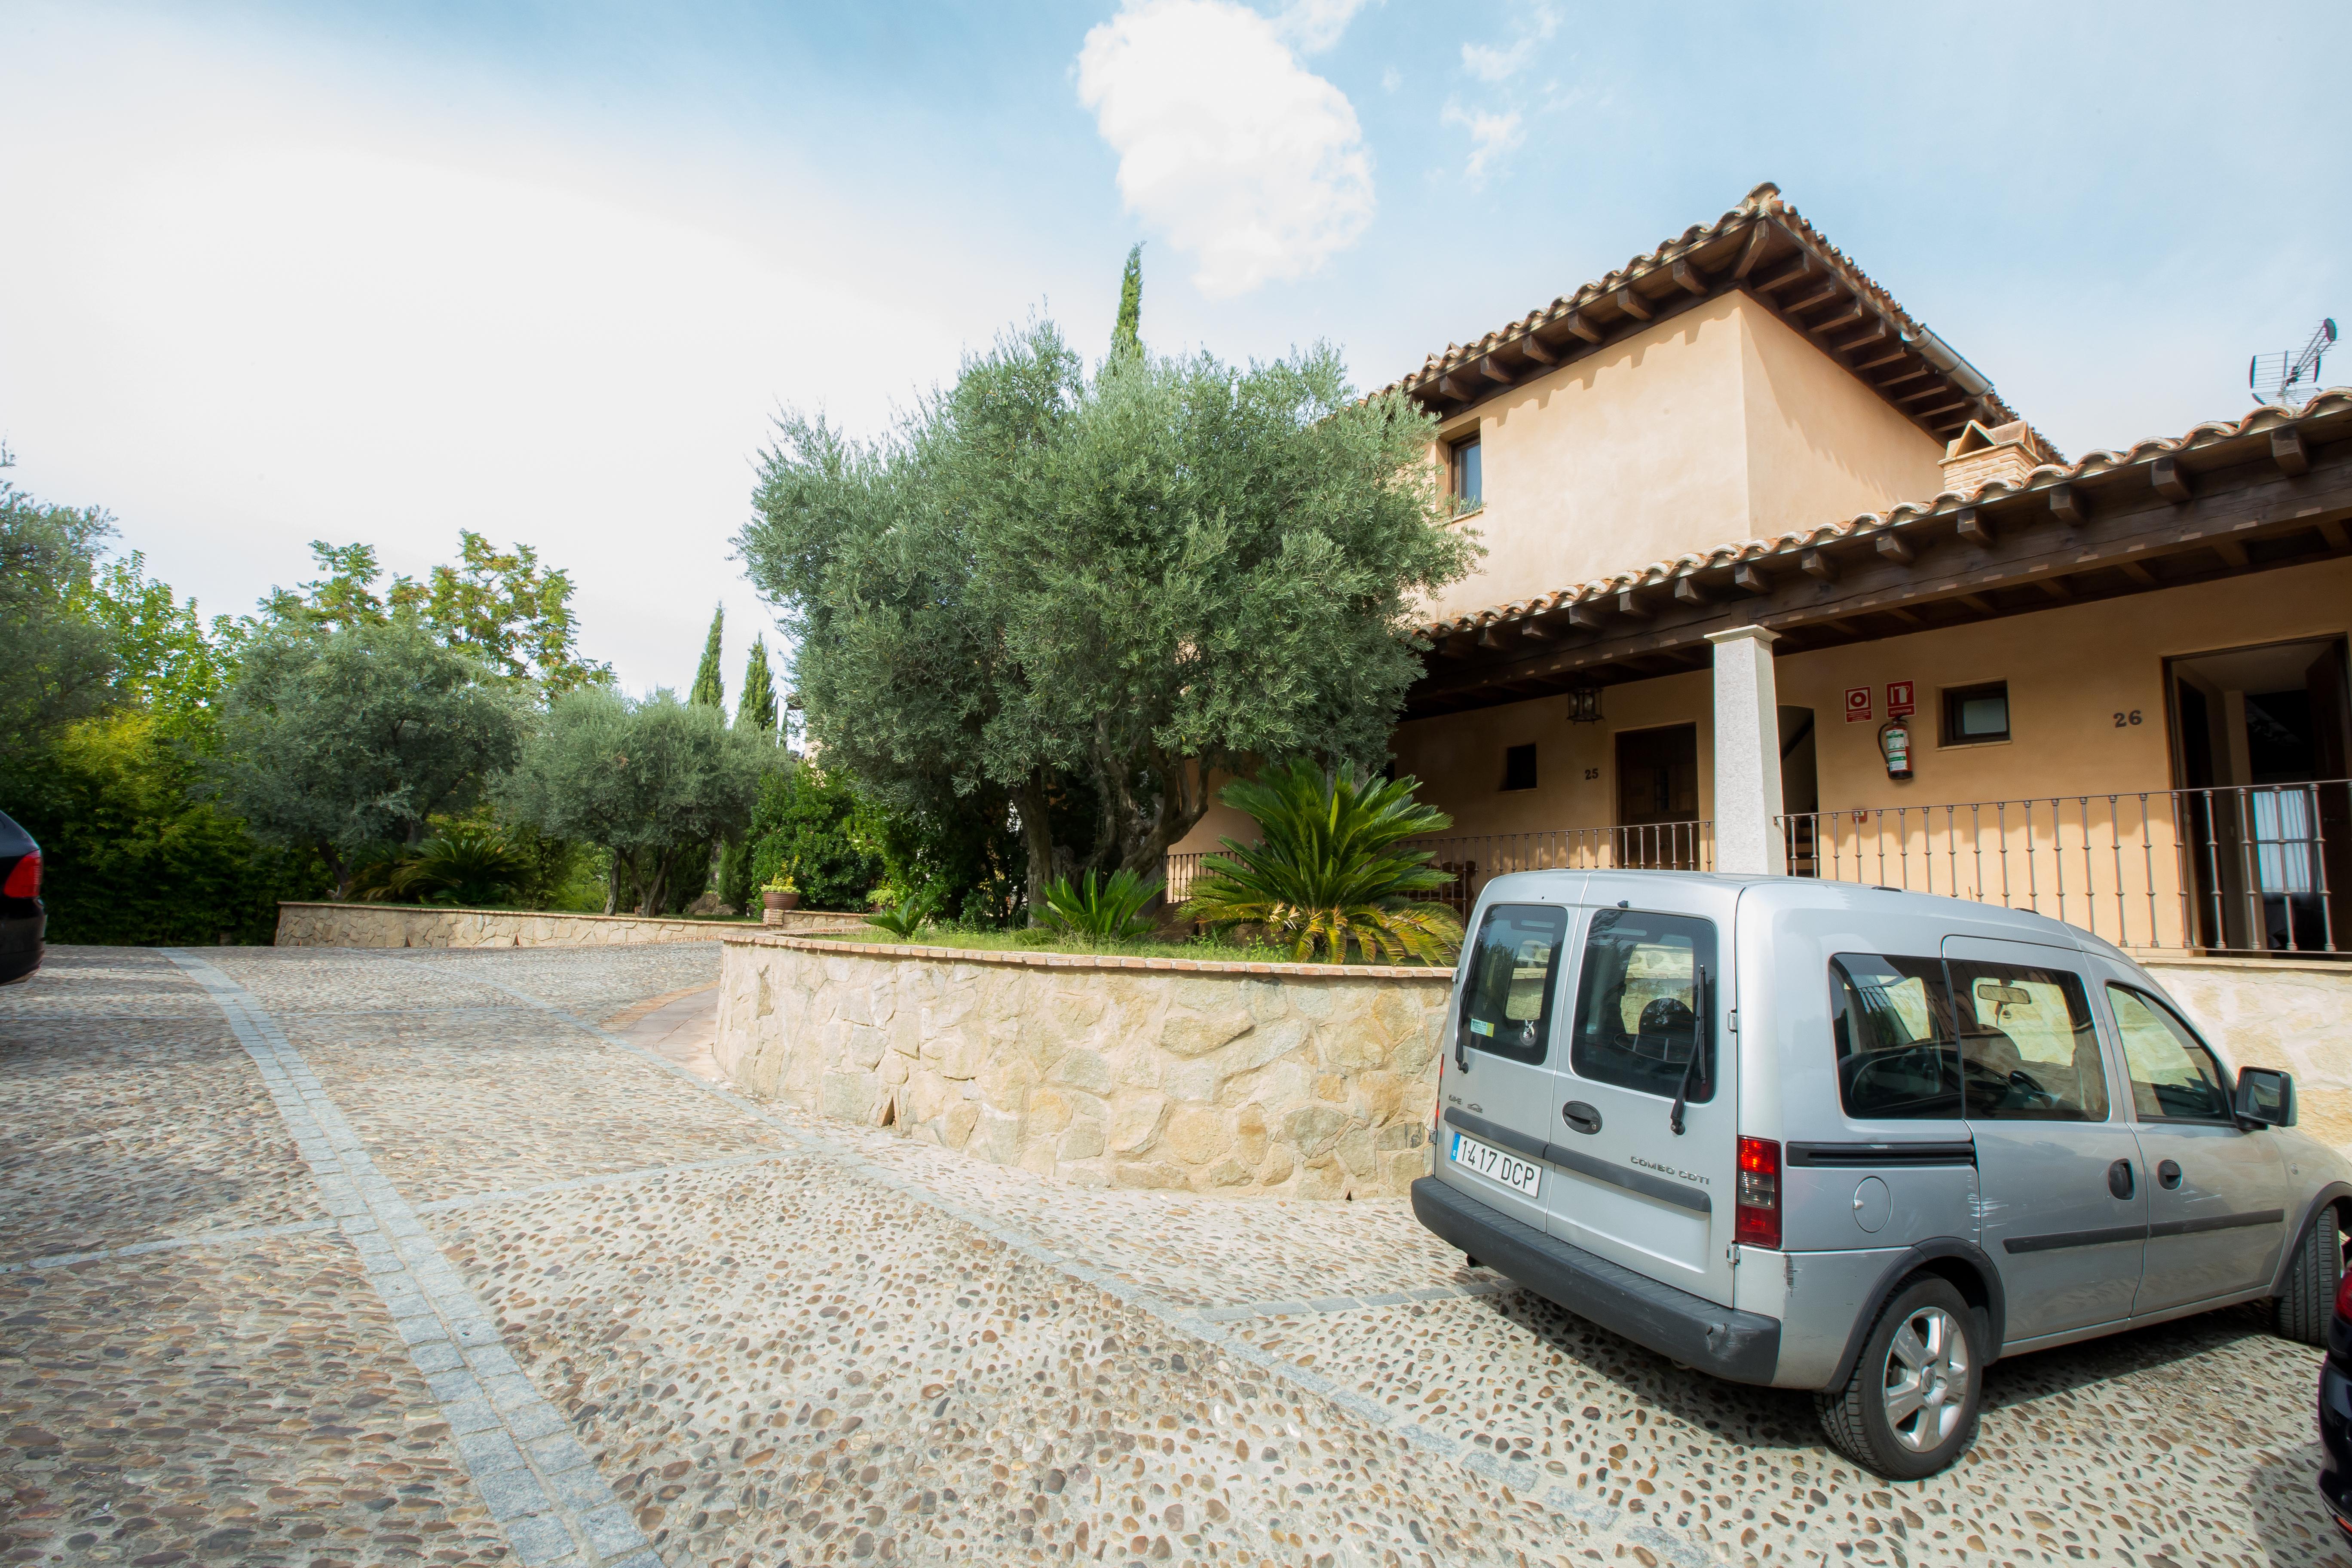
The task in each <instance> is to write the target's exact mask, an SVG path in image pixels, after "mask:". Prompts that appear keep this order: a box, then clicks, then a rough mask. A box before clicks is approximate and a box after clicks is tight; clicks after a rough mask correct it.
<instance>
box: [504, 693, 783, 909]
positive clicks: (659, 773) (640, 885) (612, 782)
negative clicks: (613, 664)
mask: <svg viewBox="0 0 2352 1568" xmlns="http://www.w3.org/2000/svg"><path fill="white" fill-rule="evenodd" d="M776 765H777V758H776V753H775V752H774V749H773V748H771V747H763V746H761V744H760V743H759V742H757V741H755V740H753V739H752V738H751V736H749V735H746V734H741V733H739V732H737V731H730V729H728V727H727V725H726V722H725V721H724V719H723V718H722V717H721V716H720V714H719V711H718V710H716V709H713V708H709V707H707V706H704V705H702V704H699V703H688V702H680V701H679V700H677V698H676V697H675V696H674V695H672V694H671V693H669V692H667V691H657V692H656V693H655V694H654V695H653V696H652V697H650V698H646V699H645V700H633V699H630V698H627V697H625V696H623V695H621V694H620V693H618V692H614V691H611V690H607V689H602V688H598V687H587V688H583V689H580V690H578V691H573V692H571V693H568V694H567V695H565V696H562V697H560V698H558V699H557V700H555V702H554V703H553V704H552V705H551V707H550V708H549V710H548V714H547V719H546V722H545V723H544V724H543V725H542V726H541V729H540V731H539V732H538V733H537V734H536V735H534V736H533V737H532V738H531V741H530V744H529V745H528V746H526V747H525V748H524V749H523V752H522V756H521V759H520V762H519V763H517V764H516V766H515V769H514V771H513V773H510V774H509V776H508V777H507V778H506V779H505V780H504V781H503V782H502V783H501V784H500V786H499V802H500V804H501V805H502V806H503V807H504V808H505V809H506V811H507V813H508V814H509V816H511V817H513V818H514V819H515V820H516V821H519V822H522V823H526V824H529V825H530V826H532V827H535V828H536V829H538V830H539V831H540V832H541V833H545V834H548V835H550V836H551V837H558V838H565V839H574V840H578V841H580V842H583V843H587V844H593V845H597V846H600V847H603V848H604V849H607V850H609V851H611V853H612V857H613V872H612V882H611V886H610V889H609V891H608V893H607V896H606V900H605V912H607V913H612V912H614V910H617V909H618V908H619V907H620V903H621V900H622V896H623V893H624V891H625V890H628V891H632V892H634V895H635V900H636V910H637V912H638V913H640V914H654V913H657V912H659V911H660V910H664V909H666V908H667V907H669V903H670V901H671V898H672V894H673V892H674V890H675V889H676V886H677V883H678V882H679V881H680V880H681V879H687V878H690V879H692V885H693V886H694V888H695V889H696V890H697V891H699V889H700V888H701V885H702V880H703V879H704V877H705V876H707V874H708V856H709V846H710V845H711V844H712V843H714V842H716V841H718V840H719V839H721V838H724V837H728V836H729V835H730V834H735V833H740V832H741V831H742V830H743V828H744V827H745V826H746V825H747V824H748V823H749V822H750V820H751V808H752V805H753V804H754V803H755V802H756V801H757V800H758V798H759V795H760V788H761V780H762V779H763V778H764V777H765V776H766V775H767V774H768V773H769V772H770V771H771V770H772V769H773V768H774V767H775V766H776ZM697 857H701V859H699V860H698V858H697Z"/></svg>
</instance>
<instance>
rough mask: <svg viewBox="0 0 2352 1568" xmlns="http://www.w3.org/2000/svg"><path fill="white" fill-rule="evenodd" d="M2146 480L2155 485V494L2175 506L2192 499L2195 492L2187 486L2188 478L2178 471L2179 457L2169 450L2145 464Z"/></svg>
mask: <svg viewBox="0 0 2352 1568" xmlns="http://www.w3.org/2000/svg"><path fill="white" fill-rule="evenodd" d="M2147 482H2148V483H2149V484H2151V485H2153V486H2155V487H2156V493H2157V494H2158V495H2160V496H2162V497H2163V498H2164V499H2165V500H2168V501H2170V502H2172V504H2173V505H2175V506H2179V504H2180V503H2181V502H2183V501H2185V500H2194V499H2195V497H2196V494H2197V492H2196V491H2195V490H2192V489H2189V478H2188V476H2187V475H2185V474H2183V473H2182V472H2181V471H2180V463H2179V459H2177V458H2174V457H2173V456H2172V455H2171V454H2170V453H2169V452H2168V453H2166V454H2165V455H2164V456H2163V457H2160V458H2157V459H2156V461H2154V462H2153V463H2150V464H2149V465H2148V466H2147Z"/></svg>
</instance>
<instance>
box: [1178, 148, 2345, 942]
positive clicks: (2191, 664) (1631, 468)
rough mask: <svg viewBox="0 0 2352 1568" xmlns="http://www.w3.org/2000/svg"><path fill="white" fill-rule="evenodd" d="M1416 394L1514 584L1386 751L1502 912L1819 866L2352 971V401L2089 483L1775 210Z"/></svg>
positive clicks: (2165, 445) (1463, 882)
mask: <svg viewBox="0 0 2352 1568" xmlns="http://www.w3.org/2000/svg"><path fill="white" fill-rule="evenodd" d="M1388 390H1391V391H1393V392H1397V393H1402V394H1403V395H1408V396H1410V397H1412V398H1413V399H1415V400H1417V401H1418V402H1420V403H1421V404H1422V405H1423V406H1424V407H1425V408H1427V409H1428V410H1429V411H1430V412H1431V413H1432V414H1433V416H1435V419H1436V432H1435V435H1436V439H1435V442H1434V444H1433V454H1432V455H1433V461H1434V462H1435V463H1436V465H1437V467H1438V470H1439V472H1440V473H1442V474H1443V475H1444V476H1445V479H1444V484H1445V488H1446V489H1447V491H1448V493H1449V494H1450V496H1451V498H1452V500H1451V504H1450V506H1449V508H1448V512H1449V517H1448V521H1446V522H1445V524H1444V526H1448V527H1455V528H1463V529H1467V530H1472V531H1475V532H1476V533H1477V535H1478V537H1479V540H1480V542H1481V543H1482V544H1483V545H1484V547H1485V550H1486V554H1485V556H1484V558H1483V559H1482V561H1481V563H1480V564H1479V566H1478V568H1477V569H1476V571H1475V573H1474V574H1473V575H1472V576H1471V577H1470V578H1469V579H1468V580H1466V581H1465V582H1462V583H1458V584H1453V585H1451V586H1450V587H1448V588H1446V589H1445V590H1444V591H1442V592H1440V593H1438V594H1436V595H1433V596H1432V597H1431V598H1430V599H1429V601H1428V602H1427V603H1426V604H1425V605H1423V619H1422V621H1421V623H1420V625H1419V626H1416V627H1415V628H1414V632H1415V635H1416V636H1417V637H1420V638H1421V639H1423V640H1425V642H1426V643H1427V645H1428V647H1427V652H1426V655H1425V657H1424V664H1425V673H1424V674H1423V678H1422V679H1420V680H1419V681H1418V682H1416V683H1415V685H1414V686H1413V687H1412V690H1411V691H1410V692H1409V693H1408V695H1407V699H1406V706H1405V711H1404V714H1403V716H1402V721H1401V722H1400V723H1399V725H1398V727H1397V729H1396V731H1395V734H1394V737H1393V742H1392V746H1391V750H1392V752H1393V756H1394V761H1395V764H1396V767H1397V769H1398V771H1399V772H1400V773H1409V774H1412V775H1413V776H1415V777H1417V778H1418V779H1419V780H1421V781H1422V795H1423V798H1424V799H1426V800H1429V801H1431V802H1432V803H1433V804H1435V805H1438V806H1440V807H1442V808H1444V810H1445V811H1447V812H1448V813H1449V814H1450V815H1451V816H1453V818H1454V824H1455V826H1454V834H1453V835H1452V836H1451V837H1449V838H1447V839H1446V840H1445V841H1444V843H1442V844H1438V845H1434V846H1433V848H1435V849H1436V850H1437V852H1438V854H1439V857H1440V858H1441V860H1442V861H1443V862H1444V864H1446V865H1448V866H1449V867H1451V868H1454V871H1455V873H1456V875H1457V876H1458V877H1459V879H1460V884H1459V887H1460V892H1459V894H1458V897H1459V898H1460V899H1461V900H1462V902H1463V906H1464V908H1465V910H1467V909H1468V907H1469V900H1471V899H1472V898H1473V897H1475V894H1476V892H1477V891H1478V889H1481V888H1482V887H1484V886H1485V885H1486V882H1487V881H1488V880H1489V879H1491V878H1492V877H1493V876H1494V875H1496V873H1498V872H1500V871H1505V870H1508V869H1511V868H1516V867H1528V866H1537V865H1621V866H1622V865H1641V864H1648V865H1684V866H1688V865H1704V866H1716V867H1720V868H1731V869H1740V870H1769V869H1783V868H1786V869H1791V870H1794V871H1796V872H1797V873H1799V874H1801V875H1810V876H1818V877H1823V878H1832V879H1845V880H1857V879H1858V880H1863V881H1879V882H1887V883H1892V884H1895V885H1900V886H1906V887H1914V888H1925V889H1927V890H1931V891H1940V892H1956V893H1958V894H1959V895H1960V896H1963V897H1969V898H1979V899H1989V900H1995V901H2001V902H2009V903H2013V904H2018V905H2021V906H2022V907H2030V908H2037V909H2040V910H2042V911H2043V912H2045V913H2050V914H2053V915H2055V916H2057V917H2058V918H2060V919H2062V920H2068V921H2074V922H2075V923H2077V924H2081V925H2084V926H2085V927H2086V928H2088V929H2090V930H2093V931H2096V932H2098V933H2099V934H2101V935H2105V936H2107V937H2109V938H2110V939H2112V940H2116V941H2118V942H2124V943H2126V944H2127V945H2132V946H2136V947H2150V946H2156V947H2167V948H2179V947H2184V946H2186V947H2195V948H2205V949H2210V950H2220V951H2226V952H2238V953H2263V952H2291V953H2292V952H2326V953H2334V952H2352V783H2347V782H2343V781H2347V778H2352V700H2347V691H2352V662H2347V645H2352V391H2345V390H2339V391H2334V392H2326V393H2322V394H2320V395H2317V396H2315V397H2314V398H2312V399H2311V400H2310V401H2309V402H2308V403H2307V404H2306V405H2304V406H2303V407H2302V408H2300V409H2287V408H2283V407H2269V406H2264V407H2258V408H2255V409H2253V410H2252V411H2251V412H2249V413H2246V414H2243V415H2241V416H2233V417H2231V418H2227V419H2221V420H2214V421H2209V422H2207V423H2203V424H2200V425H2197V426H2193V427H2191V428H2190V429H2189V430H2188V431H2186V432H2184V433H2183V434H2181V435H2179V436H2177V437H2165V438H2161V439H2150V440H2144V441H2139V442H2137V443H2134V444H2132V445H2131V446H2129V447H2125V448H2122V449H2120V450H2100V451H2094V452H2091V453H2088V454H2086V455H2085V456H2084V457H2081V458H2073V459H2070V458H2067V457H2066V455H2065V454H2063V453H2062V452H2060V451H2059V450H2057V449H2056V447H2053V445H2052V444H2051V443H2050V442H2049V441H2048V440H2047V439H2046V438H2045V437H2042V435H2041V434H2040V433H2039V432H2038V431H2036V430H2035V429H2034V428H2033V426H2032V425H2031V424H2030V423H2029V422H2028V420H2027V419H2026V418H2025V417H2024V416H2023V415H2021V413H2020V412H2019V411H2018V410H2016V409H2013V408H2011V406H2010V405H2008V404H2007V403H2005V402H2004V401H2003V400H2002V399H2001V398H2000V395H1999V394H1998V393H1997V392H1996V391H1995V390H1994V388H1993V386H1992V384H1991V382H1990V379H1989V378H1988V377H1987V376H1985V375H1984V374H1982V373H1980V372H1979V371H1978V370H1976V369H1975V368H1974V367H1973V366H1971V365H1970V364H1969V363H1968V361H1967V360H1965V359H1963V358H1962V357H1961V356H1960V355H1959V354H1958V353H1957V352H1956V351H1954V350H1953V349H1951V348H1950V347H1949V346H1948V345H1947V344H1945V343H1944V342H1943V341H1942V340H1941V339H1939V338H1937V336H1936V335H1935V334H1934V333H1933V332H1931V331H1928V330H1927V328H1926V327H1925V326H1924V325H1923V324H1921V323H1920V322H1919V321H1917V320H1916V318H1915V317H1913V316H1912V315H1910V314H1909V313H1908V312H1907V311H1906V310H1904V309H1903V308H1902V307H1901V306H1899V305H1897V304H1896V303H1895V300H1894V299H1893V298H1892V296H1891V295H1889V293H1888V292H1887V291H1886V290H1885V289H1884V288H1882V287H1881V286H1880V285H1879V284H1878V283H1876V282H1875V281H1874V280H1873V279H1871V278H1870V277H1869V276H1868V275H1866V274H1864V272H1863V271H1862V269H1861V268H1859V267H1858V266H1856V265H1855V264H1854V262H1853V260H1851V259H1850V258H1847V257H1846V256H1845V255H1844V254H1843V253H1842V252H1840V251H1839V250H1837V249H1836V247H1833V246H1832V245H1830V244H1829V243H1828V242H1827V240H1825V239H1824V238H1823V237H1822V235H1821V234H1820V232H1819V231H1818V230H1816V229H1815V228H1814V227H1813V226H1811V224H1809V223H1808V222H1806V220H1805V219H1803V218H1802V217H1801V216H1799V215H1798V214H1797V213H1796V211H1795V210H1794V209H1793V208H1792V207H1791V206H1790V205H1788V204H1787V203H1785V202H1784V201H1783V200H1782V199H1781V196H1780V192H1779V190H1778V189H1777V188H1775V187H1773V186H1770V185H1761V186H1759V187H1758V188H1757V189H1756V190H1755V191H1753V192H1751V193H1750V194H1749V195H1748V197H1747V198H1746V199H1745V200H1743V201H1742V202H1741V203H1740V204H1739V205H1738V206H1736V207H1734V208H1733V209H1732V210H1731V211H1729V212H1727V213H1726V214H1725V215H1724V216H1722V217H1721V218H1719V219H1717V221H1716V222H1714V223H1712V224H1707V225H1704V226H1696V227H1694V228H1691V229H1689V230H1687V231H1686V232H1685V233H1684V234H1683V235H1681V236H1680V237H1676V238H1675V239H1672V240H1669V241H1668V242H1666V243H1665V244H1664V245H1662V246H1660V247H1657V248H1655V249H1654V250H1652V251H1650V252H1648V253H1646V254H1645V255H1643V256H1639V257H1636V258H1633V260H1632V261H1630V262H1628V263H1627V264H1626V265H1625V266H1624V267H1623V268H1620V269H1618V270H1617V271H1614V272H1612V273H1610V274H1609V275H1608V276H1607V277H1605V278H1602V279H1598V280H1596V281H1593V282H1591V283H1587V284H1585V285H1584V286H1582V287H1581V288H1580V289H1576V290H1575V291H1573V292H1572V293H1570V294H1566V295H1563V296H1561V297H1560V298H1559V300H1555V301H1553V302H1552V303H1551V304H1550V305H1548V306H1546V307H1544V308H1543V309H1541V310H1534V311H1530V312H1529V313H1528V315H1527V316H1525V317H1524V318H1522V319H1521V320H1519V321H1515V322H1512V323H1509V324H1508V325H1506V326H1504V327H1501V328H1498V329H1496V330H1495V331H1489V332H1487V333H1486V334H1485V335H1484V336H1482V337H1480V338H1479V339H1478V340H1477V341H1476V342H1472V343H1470V344H1468V345H1466V346H1465V345H1456V346H1454V347H1451V348H1449V349H1447V350H1446V351H1445V352H1444V353H1442V354H1436V355H1432V356H1431V357H1430V359H1429V361H1428V362H1427V363H1425V364H1423V366H1422V367H1421V368H1420V369H1419V370H1418V371H1416V372H1414V373H1413V374H1410V375H1408V376H1405V377H1403V378H1402V379H1401V380H1399V381H1398V382H1396V383H1394V384H1392V386H1391V388H1390V389H1388ZM1765 715H1772V716H1776V717H1774V718H1771V719H1769V720H1768V719H1765V718H1763V717H1762V716H1765ZM1236 830H1241V831H1244V832H1245V831H1246V824H1245V822H1243V821H1238V820H1236V819H1234V818H1233V817H1232V816H1229V815H1220V814H1216V813H1213V814H1212V816H1210V817H1208V818H1205V819H1204V820H1203V821H1202V824H1201V825H1200V826H1198V827H1197V828H1196V829H1195V830H1194V832H1193V833H1192V835H1191V836H1190V837H1189V838H1188V839H1187V840H1186V841H1185V842H1184V843H1182V844H1180V845H1179V846H1177V850H1176V854H1175V857H1174V862H1173V864H1174V868H1175V869H1176V870H1177V872H1178V873H1179V881H1180V882H1181V873H1182V870H1183V868H1184V866H1185V865H1186V864H1188V861H1187V859H1186V858H1187V857H1188V856H1196V855H1197V854H1198V852H1200V851H1202V850H1205V849H1210V848H1213V847H1215V843H1216V840H1217V838H1218V837H1219V836H1220V835H1223V834H1227V833H1233V832H1234V831H1236Z"/></svg>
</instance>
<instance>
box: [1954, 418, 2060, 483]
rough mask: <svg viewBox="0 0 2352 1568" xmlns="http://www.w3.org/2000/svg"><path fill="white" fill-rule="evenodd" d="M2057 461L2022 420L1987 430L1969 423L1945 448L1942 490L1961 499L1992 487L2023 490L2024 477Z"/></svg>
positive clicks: (2013, 420)
mask: <svg viewBox="0 0 2352 1568" xmlns="http://www.w3.org/2000/svg"><path fill="white" fill-rule="evenodd" d="M2057 460H2058V457H2057V454H2056V453H2054V452H2053V451H2051V449H2050V448H2049V447H2048V446H2047V445H2046V444H2045V443H2044V442H2043V441H2042V437H2040V436H2038V435H2036V434H2035V433H2034V431H2033V428H2032V426H2029V425H2027V424H2026V422H2025V421H2024V420H2022V419H2012V420H2011V421H2010V422H2009V423H2008V424H2006V425H1995V426H1991V427H1990V429H1988V428H1987V427H1986V426H1982V425H1979V423H1977V421H1975V420H1973V419H1971V420H1969V427H1968V428H1967V429H1965V430H1963V431H1961V432H1960V434H1959V437H1958V439H1956V440H1954V441H1953V442H1952V443H1951V444H1950V445H1949V446H1948V447H1945V448H1944V456H1943V458H1942V459H1941V462H1942V467H1943V469H1944V489H1947V490H1950V491H1953V492H1955V493H1957V494H1959V495H1964V496H1971V495H1974V494H1976V493H1977V492H1978V491H1979V490H1980V489H1984V488H1985V486H1987V485H1989V484H1994V483H2000V484H2003V485H2007V486H2008V487H2009V488H2011V489H2021V488H2023V486H2024V484H2025V476H2026V475H2028V474H2030V473H2032V471H2033V470H2034V469H2035V468H2038V467H2040V466H2041V465H2042V464H2043V463H2054V462H2056V461H2057Z"/></svg>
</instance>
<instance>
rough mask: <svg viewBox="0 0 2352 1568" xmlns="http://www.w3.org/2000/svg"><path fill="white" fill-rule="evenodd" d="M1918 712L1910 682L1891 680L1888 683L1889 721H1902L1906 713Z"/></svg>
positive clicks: (1887, 708)
mask: <svg viewBox="0 0 2352 1568" xmlns="http://www.w3.org/2000/svg"><path fill="white" fill-rule="evenodd" d="M1916 711H1917V707H1916V704H1914V703H1913V702H1912V700H1911V683H1910V682H1909V681H1907V680H1890V681H1888V682H1887V683H1886V716H1887V717H1888V718H1889V719H1900V718H1902V717H1903V716H1904V715H1905V714H1906V713H1913V712H1916Z"/></svg>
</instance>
